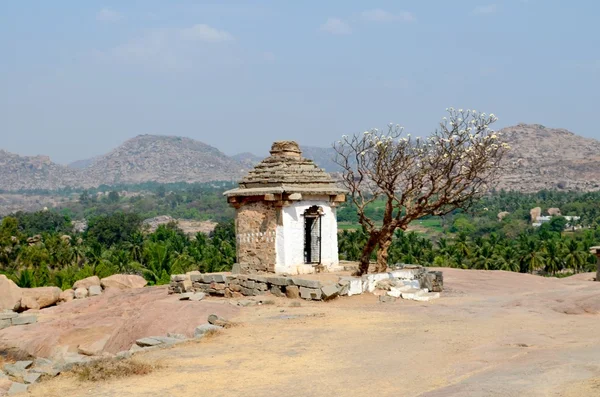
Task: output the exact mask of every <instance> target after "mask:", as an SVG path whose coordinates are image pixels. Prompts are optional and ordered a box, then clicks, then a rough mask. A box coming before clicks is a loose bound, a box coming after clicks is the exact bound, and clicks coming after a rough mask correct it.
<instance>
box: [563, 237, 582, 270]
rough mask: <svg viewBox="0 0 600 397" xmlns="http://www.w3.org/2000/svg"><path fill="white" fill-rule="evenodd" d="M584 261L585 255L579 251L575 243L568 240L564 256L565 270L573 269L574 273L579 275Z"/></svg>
mask: <svg viewBox="0 0 600 397" xmlns="http://www.w3.org/2000/svg"><path fill="white" fill-rule="evenodd" d="M586 259H587V258H586V254H585V253H584V252H582V251H580V250H579V244H577V241H575V240H570V241H569V243H568V244H567V255H566V256H565V262H566V265H567V268H570V269H573V271H574V272H575V273H579V271H580V270H581V268H582V267H583V265H584V264H585V262H586Z"/></svg>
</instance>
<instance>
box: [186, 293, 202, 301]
mask: <svg viewBox="0 0 600 397" xmlns="http://www.w3.org/2000/svg"><path fill="white" fill-rule="evenodd" d="M205 297H206V294H205V293H204V292H196V293H195V294H192V295H191V296H190V300H191V301H195V302H199V301H201V300H202V299H204V298H205Z"/></svg>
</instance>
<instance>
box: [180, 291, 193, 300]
mask: <svg viewBox="0 0 600 397" xmlns="http://www.w3.org/2000/svg"><path fill="white" fill-rule="evenodd" d="M192 295H194V293H193V292H184V293H183V294H180V295H179V300H180V301H187V300H189V299H190V297H191V296H192Z"/></svg>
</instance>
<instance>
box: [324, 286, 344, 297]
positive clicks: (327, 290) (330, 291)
mask: <svg viewBox="0 0 600 397" xmlns="http://www.w3.org/2000/svg"><path fill="white" fill-rule="evenodd" d="M339 292H340V290H339V288H338V286H337V285H325V286H324V287H322V288H321V297H322V298H323V300H324V301H327V300H330V299H333V298H335V297H337V296H338V294H339Z"/></svg>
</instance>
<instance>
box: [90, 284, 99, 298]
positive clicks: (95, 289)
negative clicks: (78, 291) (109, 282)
mask: <svg viewBox="0 0 600 397" xmlns="http://www.w3.org/2000/svg"><path fill="white" fill-rule="evenodd" d="M88 292H89V294H90V296H98V295H100V294H102V287H101V286H99V285H92V286H91V287H89V288H88Z"/></svg>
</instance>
